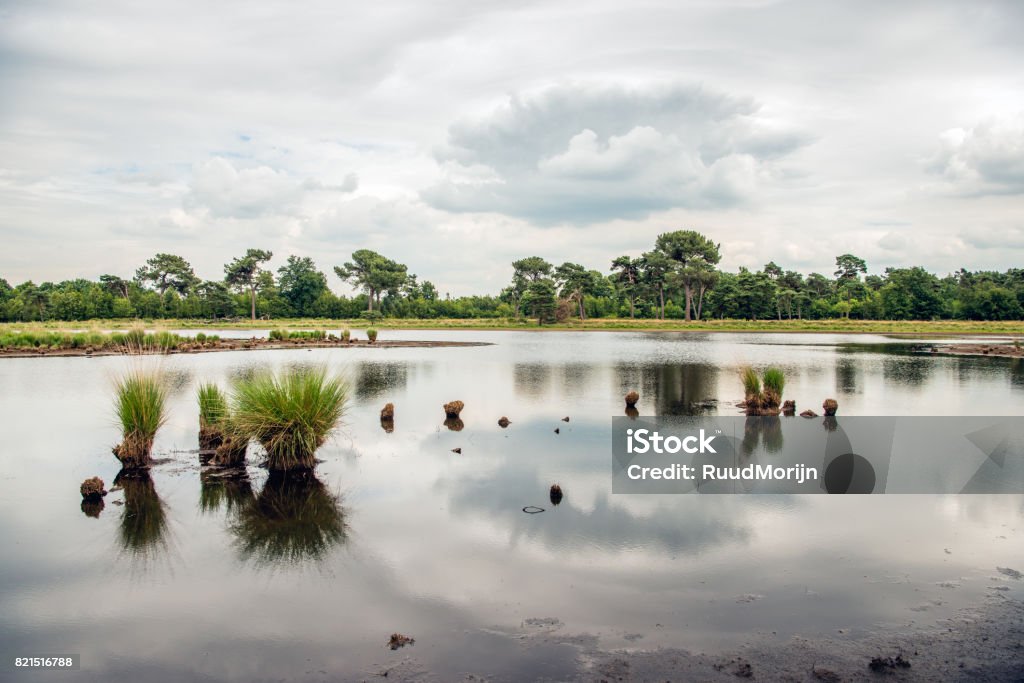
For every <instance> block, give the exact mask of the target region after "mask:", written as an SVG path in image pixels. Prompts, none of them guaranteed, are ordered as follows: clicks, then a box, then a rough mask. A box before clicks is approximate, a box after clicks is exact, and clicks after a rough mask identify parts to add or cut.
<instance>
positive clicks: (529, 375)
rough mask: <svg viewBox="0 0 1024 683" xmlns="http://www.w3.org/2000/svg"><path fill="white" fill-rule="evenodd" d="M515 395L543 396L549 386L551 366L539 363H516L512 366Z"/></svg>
mask: <svg viewBox="0 0 1024 683" xmlns="http://www.w3.org/2000/svg"><path fill="white" fill-rule="evenodd" d="M512 378H513V382H514V385H515V390H516V395H517V396H525V397H528V398H534V399H537V398H543V397H544V396H545V395H546V394H547V393H548V391H549V390H550V388H551V386H550V385H551V366H550V365H544V364H541V363H516V364H515V365H514V366H512Z"/></svg>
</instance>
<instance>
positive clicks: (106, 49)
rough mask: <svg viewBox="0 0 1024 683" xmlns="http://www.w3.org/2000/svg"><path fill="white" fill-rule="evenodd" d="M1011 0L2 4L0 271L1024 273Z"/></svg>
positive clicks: (443, 284)
mask: <svg viewBox="0 0 1024 683" xmlns="http://www.w3.org/2000/svg"><path fill="white" fill-rule="evenodd" d="M1022 35H1024V3H1021V2H1006V3H999V2H950V3H943V2H937V1H932V2H920V3H915V2H891V1H884V2H867V1H863V0H859V1H857V2H853V1H850V2H844V3H838V2H837V3H830V2H822V1H820V0H814V1H806V2H805V1H798V2H772V1H768V0H765V1H757V0H749V1H723V0H704V1H698V2H688V3H687V2H660V3H659V2H643V1H642V0H641V1H640V2H637V1H636V0H632V1H630V2H627V1H626V0H616V1H608V0H587V1H586V2H583V1H581V0H574V1H570V2H564V1H559V0H547V1H545V2H536V3H531V2H523V1H517V2H507V1H505V2H494V1H491V0H464V1H456V2H437V1H433V2H419V1H416V0H409V1H408V2H391V1H389V0H377V1H376V2H361V3H345V2H338V1H337V0H326V1H324V2H302V3H296V2H285V1H280V2H277V1H276V0H275V1H267V0H247V1H246V2H239V3H234V2H216V3H211V2H208V1H203V2H193V1H192V0H174V1H173V2H141V3H140V2H135V1H133V0H121V1H108V0H90V2H62V1H60V0H25V1H22V0H0V277H4V278H6V279H7V280H9V281H11V282H12V284H13V283H16V282H21V281H22V280H25V279H30V278H31V279H33V280H35V281H36V282H39V281H43V280H60V279H65V278H72V277H78V276H84V277H89V278H95V277H97V276H98V275H100V274H101V273H107V272H109V273H115V274H120V275H124V276H127V275H130V274H131V273H133V272H134V270H135V268H136V267H137V266H138V265H140V264H141V263H142V261H144V260H145V259H146V258H148V257H149V256H151V255H152V254H154V253H156V252H159V251H167V252H172V253H178V254H181V255H183V256H185V257H186V258H187V259H188V260H189V261H191V262H192V264H193V265H194V266H195V268H196V270H197V273H198V274H199V275H200V276H201V277H204V278H219V277H221V276H222V275H223V270H222V269H223V264H224V263H225V262H226V261H228V260H230V259H231V258H232V257H234V256H236V255H238V254H240V253H242V252H244V250H245V249H246V248H249V247H259V248H264V249H270V250H272V251H273V252H274V254H275V258H274V261H273V264H272V265H273V266H274V267H277V266H278V265H280V263H282V262H283V261H284V258H285V256H286V255H287V254H292V253H294V254H299V255H303V256H311V257H313V259H314V260H315V261H316V262H317V264H318V265H319V266H320V267H321V269H323V270H324V271H325V272H327V273H329V274H330V278H329V279H330V281H331V286H332V288H333V289H335V290H336V291H339V292H341V291H346V289H345V287H344V286H343V285H342V284H341V283H340V282H339V281H338V280H337V278H336V277H335V276H334V275H333V274H332V272H331V267H332V266H334V265H337V264H340V263H342V262H344V261H345V260H346V259H347V257H348V255H349V254H351V252H352V251H353V250H355V249H359V248H370V249H374V250H377V251H380V252H381V253H383V254H385V255H387V256H389V257H391V258H394V259H397V260H399V261H401V262H403V263H406V264H408V266H409V268H410V271H411V272H414V273H417V274H418V275H419V276H420V278H421V279H429V280H432V281H433V282H434V283H436V284H437V286H438V288H439V289H440V291H442V292H450V293H452V295H459V294H469V293H496V292H497V291H498V290H499V289H500V288H501V287H502V286H503V285H504V284H506V282H507V280H508V279H509V277H510V275H511V267H510V266H509V265H508V264H509V262H510V261H512V260H513V259H515V258H520V257H522V256H527V255H532V254H538V255H541V256H544V257H546V258H548V259H549V260H551V261H554V262H556V263H561V262H562V261H567V260H571V261H575V262H579V263H583V264H584V265H586V266H587V267H589V268H596V269H599V270H601V271H607V269H608V266H609V262H610V261H611V259H612V258H613V257H615V256H617V255H620V254H623V253H628V254H632V255H639V254H640V253H641V252H642V251H644V250H647V249H650V248H651V246H652V244H653V241H654V238H655V236H656V235H657V234H658V233H660V232H665V231H668V230H676V229H681V228H688V229H694V230H698V231H701V232H704V233H706V234H708V235H709V236H711V237H712V238H713V239H714V240H715V241H718V242H721V244H722V252H723V260H722V266H723V267H725V268H727V269H730V270H733V269H736V268H738V267H739V266H748V267H752V268H759V267H761V266H762V265H763V264H764V263H766V262H767V261H768V260H775V261H776V262H777V263H779V264H780V265H782V266H783V267H785V268H791V269H796V270H800V271H803V272H810V271H813V270H817V271H821V272H826V273H831V271H832V270H834V267H833V261H834V257H835V255H836V254H840V253H844V252H853V253H855V254H857V255H859V256H861V257H863V258H865V259H866V260H867V262H868V267H869V270H870V271H871V272H881V271H882V270H883V269H884V268H885V267H886V266H898V265H923V266H926V267H927V268H929V269H931V270H934V271H938V272H940V273H945V272H949V271H952V270H955V269H957V268H959V267H961V266H967V267H969V268H972V269H978V268H997V269H1005V268H1008V267H1022V266H1024V40H1022V39H1021V36H1022Z"/></svg>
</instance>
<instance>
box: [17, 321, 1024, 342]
mask: <svg viewBox="0 0 1024 683" xmlns="http://www.w3.org/2000/svg"><path fill="white" fill-rule="evenodd" d="M369 325H370V323H368V322H367V321H366V320H360V319H356V320H328V319H322V318H302V319H286V318H282V319H276V320H256V321H250V320H235V321H230V322H228V321H224V320H218V321H203V320H89V321H84V322H67V321H52V322H45V323H0V334H3V333H17V332H45V331H59V332H68V331H85V332H90V331H100V330H129V329H131V328H132V327H137V326H143V327H145V328H146V329H149V330H169V329H195V330H202V329H204V328H209V329H260V330H266V329H274V328H279V329H302V330H342V329H345V328H351V329H353V330H362V329H365V328H366V327H368V326H369ZM372 326H373V327H376V328H378V329H381V330H389V329H390V330H533V331H545V330H547V331H550V330H563V331H564V330H581V331H582V330H639V331H672V332H779V333H786V332H820V333H829V332H833V333H846V334H858V333H860V334H902V335H974V334H996V335H1006V336H1022V337H1024V321H1005V322H998V321H993V322H986V321H967V320H938V321H921V320H842V319H835V320H700V321H693V322H690V323H686V322H683V321H682V320H630V319H628V318H595V319H591V320H587V321H586V322H583V323H581V322H580V321H578V320H572V321H566V322H564V323H560V324H556V325H545V326H544V327H538V326H537V323H536V321H531V320H519V321H517V320H513V319H511V318H497V319H495V318H476V319H440V320H437V319H419V320H410V319H383V320H377V321H374V322H373V323H372Z"/></svg>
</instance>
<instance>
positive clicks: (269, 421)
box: [230, 367, 348, 471]
mask: <svg viewBox="0 0 1024 683" xmlns="http://www.w3.org/2000/svg"><path fill="white" fill-rule="evenodd" d="M347 399H348V387H347V385H346V384H345V382H344V381H342V380H341V379H340V378H338V377H329V376H328V374H327V370H326V368H322V367H321V368H292V369H289V370H287V371H285V372H283V373H281V374H280V375H278V376H274V375H272V374H270V373H257V374H255V375H253V376H252V377H249V378H246V379H242V380H239V381H238V382H237V383H236V384H235V387H234V392H233V395H232V400H231V418H230V422H231V431H232V432H233V433H234V434H237V435H238V436H239V437H240V438H243V439H246V440H248V439H255V440H256V441H257V442H259V443H260V445H262V446H263V448H264V449H265V450H266V451H267V466H268V468H269V469H271V470H282V471H283V470H291V469H311V468H312V467H313V466H314V465H315V464H316V460H315V457H314V454H315V453H316V450H317V449H318V448H319V447H320V446H321V445H323V443H324V441H325V440H326V438H327V436H328V435H329V434H330V433H331V431H332V430H333V429H334V428H335V426H336V425H337V424H338V422H339V421H340V420H341V417H342V415H343V414H344V412H345V404H346V401H347Z"/></svg>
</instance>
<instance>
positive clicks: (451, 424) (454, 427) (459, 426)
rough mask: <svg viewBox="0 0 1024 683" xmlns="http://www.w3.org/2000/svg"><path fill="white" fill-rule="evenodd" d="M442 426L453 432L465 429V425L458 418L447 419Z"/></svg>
mask: <svg viewBox="0 0 1024 683" xmlns="http://www.w3.org/2000/svg"><path fill="white" fill-rule="evenodd" d="M444 426H445V427H447V428H448V429H450V430H451V431H453V432H461V431H462V430H463V429H465V427H466V423H465V422H463V421H462V419H461V418H458V417H449V418H448V419H446V420H445V421H444Z"/></svg>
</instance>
